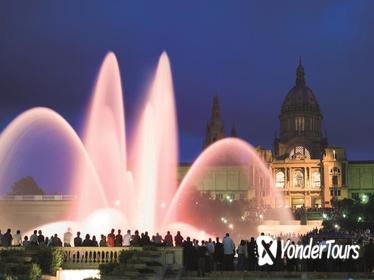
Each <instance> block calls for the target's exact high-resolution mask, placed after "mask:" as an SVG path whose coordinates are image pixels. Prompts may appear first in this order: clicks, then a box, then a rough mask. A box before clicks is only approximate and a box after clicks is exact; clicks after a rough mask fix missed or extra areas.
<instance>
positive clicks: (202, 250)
mask: <svg viewBox="0 0 374 280" xmlns="http://www.w3.org/2000/svg"><path fill="white" fill-rule="evenodd" d="M206 255H207V249H206V246H205V242H204V241H201V246H198V248H197V256H198V262H197V276H198V277H204V276H205V269H206Z"/></svg>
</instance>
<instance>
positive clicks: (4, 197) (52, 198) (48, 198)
mask: <svg viewBox="0 0 374 280" xmlns="http://www.w3.org/2000/svg"><path fill="white" fill-rule="evenodd" d="M0 200H21V201H41V200H42V201H56V200H57V201H61V200H76V196H75V195H2V196H0Z"/></svg>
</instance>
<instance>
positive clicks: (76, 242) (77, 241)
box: [74, 231, 82, 247]
mask: <svg viewBox="0 0 374 280" xmlns="http://www.w3.org/2000/svg"><path fill="white" fill-rule="evenodd" d="M80 246H82V238H81V233H80V232H79V231H78V232H77V236H76V237H75V238H74V247H80Z"/></svg>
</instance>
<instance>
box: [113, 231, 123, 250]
mask: <svg viewBox="0 0 374 280" xmlns="http://www.w3.org/2000/svg"><path fill="white" fill-rule="evenodd" d="M122 242H123V238H122V234H121V230H120V229H119V230H118V232H117V235H116V238H115V240H114V245H115V246H116V247H122Z"/></svg>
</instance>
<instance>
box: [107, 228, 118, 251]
mask: <svg viewBox="0 0 374 280" xmlns="http://www.w3.org/2000/svg"><path fill="white" fill-rule="evenodd" d="M115 239H116V236H115V234H114V229H112V230H111V231H110V233H109V234H108V237H107V241H106V243H107V244H108V247H114V241H115Z"/></svg>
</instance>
